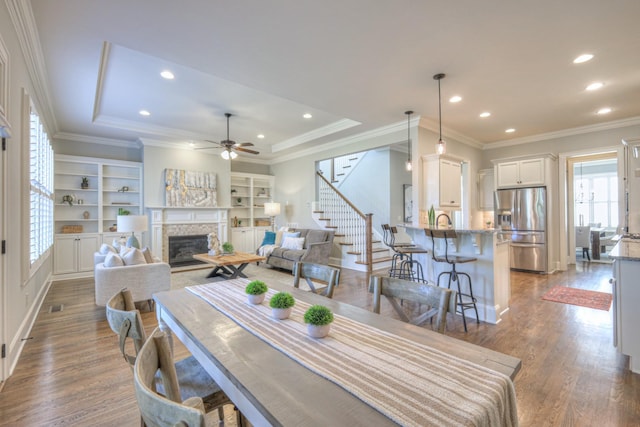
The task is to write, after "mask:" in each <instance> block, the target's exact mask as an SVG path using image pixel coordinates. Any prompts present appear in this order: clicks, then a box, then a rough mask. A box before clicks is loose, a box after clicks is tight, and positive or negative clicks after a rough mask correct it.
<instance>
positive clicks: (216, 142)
mask: <svg viewBox="0 0 640 427" xmlns="http://www.w3.org/2000/svg"><path fill="white" fill-rule="evenodd" d="M205 141H206V142H212V143H214V144H218V145H221V144H220V143H219V142H218V141H211V140H210V139H205Z"/></svg>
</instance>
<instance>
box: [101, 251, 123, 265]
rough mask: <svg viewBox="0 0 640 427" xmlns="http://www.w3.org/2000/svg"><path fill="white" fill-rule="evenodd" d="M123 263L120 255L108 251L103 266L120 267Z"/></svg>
mask: <svg viewBox="0 0 640 427" xmlns="http://www.w3.org/2000/svg"><path fill="white" fill-rule="evenodd" d="M123 265H124V261H123V260H122V258H120V255H118V254H116V253H113V252H110V253H108V254H107V256H106V257H105V258H104V266H105V267H122V266H123Z"/></svg>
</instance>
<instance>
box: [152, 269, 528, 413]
mask: <svg viewBox="0 0 640 427" xmlns="http://www.w3.org/2000/svg"><path fill="white" fill-rule="evenodd" d="M248 282H249V280H247V279H241V278H238V279H233V280H226V281H217V282H213V283H209V284H204V285H197V286H191V287H188V288H184V289H178V290H172V291H165V292H159V293H156V294H154V300H155V306H156V314H157V317H158V323H159V326H160V328H161V329H163V330H165V331H167V332H168V333H169V334H170V336H172V337H173V336H175V337H177V338H178V339H179V340H180V341H181V342H182V343H183V344H184V345H185V346H186V348H187V349H188V350H189V351H190V352H191V353H192V354H193V356H194V357H195V358H196V359H197V360H198V361H199V363H200V364H201V365H202V366H203V367H204V369H205V370H206V371H207V372H208V374H209V375H210V376H211V377H212V378H213V380H214V381H215V382H216V383H217V384H218V385H219V386H220V387H221V389H222V390H223V391H224V392H225V393H226V394H227V396H229V398H230V399H231V400H232V401H233V402H234V404H235V405H236V407H237V408H238V409H239V410H240V411H241V413H242V414H243V416H244V417H245V418H246V419H247V420H249V422H250V423H251V424H252V425H254V426H320V425H322V426H325V425H326V426H391V425H464V424H468V423H472V424H475V425H487V426H488V425H497V424H496V423H498V424H499V425H517V408H516V402H515V391H514V386H513V380H514V379H515V377H516V375H517V373H518V371H519V370H520V367H521V361H520V360H519V359H518V358H515V357H512V356H509V355H506V354H503V353H500V352H497V351H493V350H490V349H487V348H483V347H480V346H477V345H474V344H471V343H467V342H465V341H462V340H458V339H455V338H453V337H448V336H446V335H443V334H439V333H437V332H435V331H431V330H429V329H428V328H425V327H418V326H414V325H411V324H408V323H404V322H401V321H398V320H395V319H392V318H389V317H386V316H383V315H379V314H375V313H373V312H371V311H368V310H366V309H363V308H360V307H356V306H354V305H351V304H347V303H344V302H340V301H337V300H335V299H328V298H326V297H323V296H320V295H316V294H314V293H312V292H306V291H304V290H301V289H296V288H293V287H292V286H287V285H285V284H282V283H267V285H268V286H269V288H270V289H269V294H268V295H267V297H270V296H272V295H273V294H274V293H275V292H289V293H291V294H292V295H293V296H294V298H295V300H296V305H295V306H294V312H293V314H292V315H291V316H290V318H289V319H285V320H275V319H273V318H271V317H270V315H269V313H270V308H269V306H268V298H267V299H266V300H265V302H263V303H262V304H260V305H258V306H252V305H250V304H249V303H248V302H246V295H243V294H244V287H245V286H246V284H247V283H248ZM311 305H324V306H326V307H328V308H329V309H331V310H332V312H333V313H334V316H335V318H334V321H333V323H332V326H331V332H330V333H329V335H328V336H327V337H326V338H322V339H315V338H309V337H308V336H306V335H305V334H304V330H305V329H304V327H305V326H304V324H303V315H304V311H305V310H306V309H307V308H308V307H309V306H311ZM296 310H297V311H296ZM172 339H173V338H172Z"/></svg>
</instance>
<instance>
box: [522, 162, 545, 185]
mask: <svg viewBox="0 0 640 427" xmlns="http://www.w3.org/2000/svg"><path fill="white" fill-rule="evenodd" d="M520 184H521V185H527V186H529V185H542V184H544V159H529V160H522V161H521V162H520Z"/></svg>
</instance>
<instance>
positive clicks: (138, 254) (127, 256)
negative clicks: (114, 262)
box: [122, 248, 147, 265]
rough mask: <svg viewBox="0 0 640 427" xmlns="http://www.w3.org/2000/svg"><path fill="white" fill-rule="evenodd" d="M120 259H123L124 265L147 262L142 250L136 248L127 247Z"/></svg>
mask: <svg viewBox="0 0 640 427" xmlns="http://www.w3.org/2000/svg"><path fill="white" fill-rule="evenodd" d="M122 260H123V261H124V265H140V264H147V260H146V259H145V257H144V255H143V253H142V251H141V250H140V249H137V248H129V250H128V251H125V252H124V254H123V255H122Z"/></svg>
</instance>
